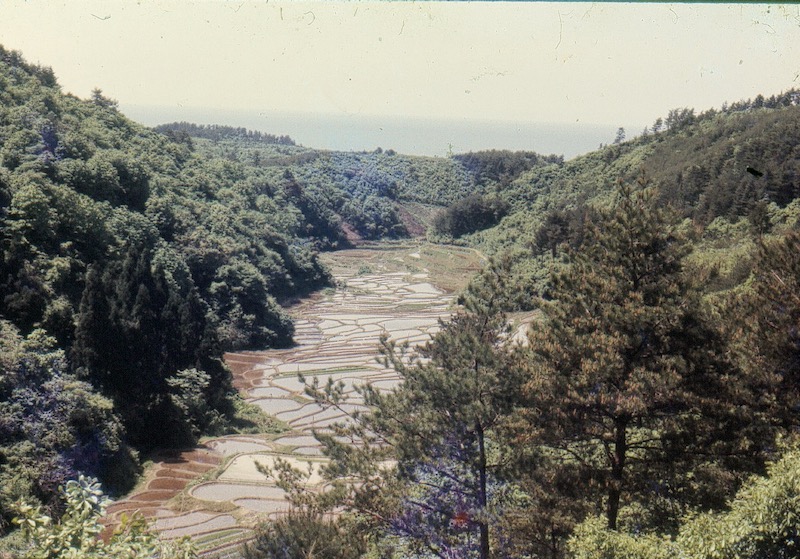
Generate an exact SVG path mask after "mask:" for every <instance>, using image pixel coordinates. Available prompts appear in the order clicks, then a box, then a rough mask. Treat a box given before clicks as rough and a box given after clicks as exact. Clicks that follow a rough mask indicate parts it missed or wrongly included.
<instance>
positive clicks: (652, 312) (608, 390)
mask: <svg viewBox="0 0 800 559" xmlns="http://www.w3.org/2000/svg"><path fill="white" fill-rule="evenodd" d="M641 186H644V185H643V184H642V185H641ZM653 199H654V195H653V192H652V190H649V189H640V190H637V191H634V190H633V189H632V188H631V187H629V186H626V185H621V187H620V189H619V191H618V194H617V201H616V204H615V205H614V207H613V209H611V210H610V211H606V212H601V215H600V219H599V220H598V221H597V222H596V223H595V224H594V226H593V229H591V230H590V232H589V234H588V236H587V239H586V240H585V241H584V242H583V244H582V246H580V247H579V249H578V250H576V251H573V252H571V253H570V258H571V262H570V264H569V265H568V266H567V267H566V268H564V269H563V271H560V272H557V273H555V274H554V277H553V278H552V288H551V290H550V296H551V297H552V300H551V301H549V302H547V303H544V304H543V307H542V309H543V311H544V314H545V317H546V319H545V320H544V321H543V322H542V323H541V324H540V325H539V326H538V327H536V328H534V329H532V331H531V332H530V336H529V341H530V345H529V367H530V380H529V382H528V384H527V386H526V389H527V393H528V395H529V396H530V398H531V401H530V402H529V406H530V407H529V411H530V413H529V417H531V423H532V426H533V427H534V428H535V430H536V431H537V432H538V433H540V434H541V435H540V436H541V440H542V441H544V443H545V444H546V445H547V446H550V447H552V448H553V449H557V451H558V452H559V453H561V454H562V456H563V457H564V459H565V461H566V462H571V463H573V464H575V465H576V467H577V468H578V469H579V470H580V471H582V472H584V474H583V475H585V476H587V477H588V478H589V479H591V480H593V482H592V483H593V484H595V485H596V486H599V487H601V488H602V491H601V496H600V497H601V498H602V500H603V501H604V508H605V516H606V519H607V522H608V526H609V528H611V529H616V527H617V520H618V516H619V511H620V505H621V503H622V498H623V495H624V494H626V493H630V492H632V490H633V489H634V484H635V483H645V484H646V483H655V482H660V481H661V480H659V479H658V478H657V474H656V470H657V468H656V463H657V462H658V461H660V460H670V461H671V460H677V459H678V457H677V456H676V453H680V452H681V449H679V448H676V447H678V445H672V447H670V445H669V441H670V440H671V438H673V437H675V436H677V435H676V434H677V433H680V432H681V429H680V422H681V418H683V417H690V416H692V417H693V414H692V412H693V411H697V410H698V409H700V408H701V407H702V406H704V405H707V404H709V403H710V402H711V400H713V398H712V396H713V394H714V392H715V391H717V390H719V391H720V393H723V391H721V384H720V374H719V373H720V368H719V366H718V363H717V355H716V352H715V350H714V345H715V341H714V340H715V339H716V338H715V334H714V332H713V331H712V329H711V328H709V327H708V326H706V324H705V323H704V321H703V318H702V313H701V301H700V297H699V295H700V293H699V290H698V289H697V288H696V286H694V285H693V284H692V283H691V282H690V281H689V280H688V279H687V278H686V277H685V274H684V273H683V268H682V259H683V257H684V256H685V255H686V254H687V251H688V248H687V243H686V242H685V241H684V240H683V239H682V238H681V237H680V235H679V234H678V233H677V231H676V227H675V222H674V220H673V219H672V218H671V217H670V214H669V212H667V211H665V210H662V209H659V208H657V207H656V206H655V204H654V201H653ZM683 451H685V452H689V448H685V449H683ZM590 486H591V484H590Z"/></svg>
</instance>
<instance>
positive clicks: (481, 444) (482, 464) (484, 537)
mask: <svg viewBox="0 0 800 559" xmlns="http://www.w3.org/2000/svg"><path fill="white" fill-rule="evenodd" d="M475 431H476V433H477V434H478V451H479V457H478V470H479V472H478V473H479V477H480V487H479V488H478V504H479V505H480V508H481V513H482V515H483V518H481V520H480V522H479V523H478V526H480V531H481V555H480V557H481V559H489V525H488V524H487V521H486V506H487V501H488V499H487V495H486V493H487V491H486V441H485V440H484V433H483V425H481V424H480V423H477V424H476V425H475Z"/></svg>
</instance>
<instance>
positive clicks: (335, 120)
mask: <svg viewBox="0 0 800 559" xmlns="http://www.w3.org/2000/svg"><path fill="white" fill-rule="evenodd" d="M120 110H121V111H122V112H123V113H124V114H125V115H126V116H128V117H129V118H131V119H133V120H135V121H137V122H140V123H142V124H144V125H145V126H156V125H158V124H166V123H169V122H176V121H186V122H193V123H195V124H221V125H227V126H236V127H244V128H247V129H250V130H258V131H261V132H266V133H269V134H275V135H277V136H283V135H286V136H290V137H291V138H292V139H293V140H294V141H295V142H297V143H298V144H299V145H302V146H306V147H310V148H316V149H327V150H335V151H373V150H375V149H377V148H379V147H380V148H381V149H384V150H387V149H393V150H395V151H396V152H398V153H402V154H406V155H427V156H438V157H445V156H447V155H450V154H456V153H466V152H469V151H479V150H486V149H508V150H512V151H522V150H524V151H535V152H537V153H539V154H542V155H549V154H557V155H563V156H564V158H565V159H571V158H573V157H575V156H576V155H580V154H583V153H587V152H590V151H593V150H596V149H597V148H598V147H599V145H600V144H610V143H611V142H613V141H614V138H615V136H616V133H617V129H618V128H619V127H620V126H623V127H624V128H625V130H626V131H627V134H628V137H629V138H631V137H633V136H634V135H637V134H638V133H639V132H640V130H641V129H642V128H643V127H644V125H639V126H638V127H637V126H635V125H634V126H632V127H631V129H629V128H628V126H625V124H624V123H621V124H616V125H602V124H588V123H587V124H584V123H581V122H575V123H567V124H555V123H532V122H506V121H492V120H481V119H466V118H465V119H422V118H404V117H391V116H390V117H383V116H363V115H341V116H339V115H326V114H301V113H276V112H266V111H263V112H259V111H241V110H224V109H202V108H188V107H153V106H149V107H146V106H138V105H127V106H126V105H121V106H120Z"/></svg>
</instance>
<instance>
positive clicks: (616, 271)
mask: <svg viewBox="0 0 800 559" xmlns="http://www.w3.org/2000/svg"><path fill="white" fill-rule="evenodd" d="M799 125H800V94H798V92H796V91H790V92H788V93H785V94H781V95H778V96H773V97H770V98H764V97H762V96H759V97H757V98H756V99H754V100H749V101H743V102H740V103H734V104H732V105H730V106H726V107H723V108H722V109H721V110H719V111H718V110H709V111H706V112H703V113H700V114H695V111H694V110H692V109H685V108H684V109H677V110H673V111H670V113H669V114H668V116H667V117H666V118H665V119H658V120H657V121H656V122H655V123H654V125H653V126H652V127H650V128H648V129H647V130H646V131H645V132H644V133H643V134H642V135H640V136H639V137H636V138H634V139H632V140H629V141H625V133H624V130H622V129H620V130H619V131H618V133H617V138H616V139H615V141H614V143H613V144H612V145H609V146H605V147H602V148H601V149H599V150H598V151H596V152H593V153H590V154H587V155H585V156H582V157H578V158H575V159H573V160H571V161H567V162H565V161H563V158H560V157H556V156H546V157H544V156H540V155H537V154H534V153H527V152H521V153H511V152H505V151H487V152H478V153H471V154H465V155H459V156H454V157H451V158H425V157H407V156H402V155H399V154H397V153H395V152H394V151H392V150H387V151H383V150H376V151H375V152H372V153H366V152H364V153H342V152H320V151H315V150H311V149H308V148H304V147H302V146H297V145H295V143H294V142H293V141H292V140H291V139H290V138H288V137H285V136H284V137H276V136H273V135H270V134H264V133H257V132H251V131H248V130H245V129H241V128H231V127H226V126H198V125H193V124H189V123H174V124H170V125H164V126H162V127H159V129H158V130H151V129H147V128H144V127H142V126H140V125H137V124H136V123H133V122H131V121H130V120H128V119H126V118H125V117H124V116H123V115H122V114H120V113H119V111H118V110H117V107H116V103H115V102H114V101H113V100H110V99H107V98H106V97H104V96H103V95H102V92H100V91H99V90H97V91H95V92H94V93H93V95H92V97H91V99H89V100H80V99H77V98H75V97H73V96H69V95H64V94H62V93H61V91H60V90H59V87H58V84H57V82H56V79H55V77H54V76H53V74H52V72H51V71H50V70H49V69H46V68H41V67H38V66H34V65H30V64H27V63H26V62H25V61H24V60H23V59H22V58H21V57H20V55H19V54H17V53H14V52H7V51H5V50H4V49H2V48H0V225H1V227H0V251H1V253H2V258H0V350H1V351H0V531H2V532H3V533H7V532H10V531H11V530H12V529H13V526H14V524H13V522H14V519H15V518H16V522H17V524H19V525H20V526H21V527H22V528H23V529H22V530H21V531H20V532H18V533H17V534H16V535H13V536H12V537H11V538H10V539H7V540H6V541H5V543H4V545H5V548H6V549H9V550H11V549H12V548H14V549H13V551H12V552H15V553H17V554H22V556H23V557H31V558H34V557H53V558H55V557H62V556H64V557H66V556H75V557H107V556H128V555H131V554H132V553H133V551H132V550H136V551H137V553H138V554H139V555H140V556H142V557H153V556H163V557H168V556H170V555H169V554H170V553H172V554H173V555H172V556H175V553H183V554H184V556H188V555H187V554H189V553H190V551H189V550H167V549H166V548H163V549H162V548H161V544H160V543H158V542H157V541H156V540H155V539H154V538H153V536H152V535H150V534H148V533H147V532H146V531H145V530H144V529H143V528H142V527H141V522H140V521H135V522H134V523H133V524H132V525H131V529H130V530H129V531H128V532H125V533H124V534H121V535H119V536H118V537H116V538H113V539H112V540H110V542H109V543H102V542H101V541H99V540H97V538H96V536H97V534H98V533H99V526H98V524H97V518H98V516H99V515H100V514H101V513H102V509H103V506H104V503H105V499H104V498H103V497H102V495H101V493H100V490H99V488H98V487H97V486H96V485H95V483H94V482H93V481H89V480H87V479H86V478H84V477H81V476H84V475H89V476H96V477H97V478H99V479H100V480H101V481H102V482H103V483H104V484H105V487H106V488H107V490H108V491H111V492H112V493H114V494H119V493H122V492H124V491H125V490H126V489H128V488H129V487H130V486H131V485H132V484H133V483H134V482H135V477H136V475H137V473H138V471H139V463H138V452H139V451H148V450H151V449H154V448H157V447H164V446H182V445H190V444H193V443H194V442H196V441H197V439H198V438H199V437H201V436H202V435H203V434H208V433H221V432H226V431H236V432H254V430H255V431H257V432H264V431H275V430H277V429H279V428H280V425H277V424H276V423H275V422H274V421H270V420H269V418H265V417H263V415H261V414H259V413H258V412H257V410H255V409H254V408H253V407H252V406H246V405H243V404H242V402H241V401H240V400H237V399H236V397H235V396H234V394H233V389H232V387H231V378H230V372H229V371H228V370H227V368H226V367H225V366H224V364H223V363H222V354H223V352H224V351H229V350H239V349H245V348H261V349H263V348H267V347H277V346H287V345H289V344H291V342H292V334H293V328H292V324H291V321H290V319H289V318H288V315H287V314H286V313H285V311H284V310H283V309H282V307H281V304H282V303H286V302H290V301H294V300H297V299H298V298H300V297H302V296H304V295H306V294H308V293H310V292H312V291H314V290H318V289H321V288H324V287H326V286H329V284H330V275H329V273H328V272H327V271H326V269H325V267H324V266H323V265H322V264H321V259H320V257H319V255H318V253H317V251H320V250H331V249H336V248H341V247H344V246H348V244H349V243H351V242H353V241H355V240H363V239H395V238H400V237H404V236H407V235H409V234H412V233H413V234H416V233H419V232H421V231H422V229H423V228H424V226H425V225H427V224H429V223H430V224H431V225H432V228H431V230H430V231H429V233H430V235H431V237H432V238H438V239H448V240H454V239H458V242H459V243H462V244H464V245H467V246H468V247H472V248H462V249H459V250H453V251H449V250H448V251H447V254H444V252H445V251H442V252H441V253H440V252H437V251H429V252H427V253H426V252H424V251H422V253H421V254H417V256H418V257H419V258H417V259H415V261H414V263H413V266H412V265H410V264H409V263H408V262H401V263H400V264H397V263H395V264H394V265H395V266H398V267H399V268H400V269H412V268H413V267H414V266H420V267H424V266H426V265H427V264H428V263H429V262H435V261H442V260H444V259H449V260H448V261H449V262H450V270H451V273H452V274H453V275H458V276H459V279H463V278H462V277H461V276H464V275H465V274H467V273H471V272H473V271H477V270H475V268H474V266H473V264H474V260H475V259H474V254H472V252H474V250H475V249H480V250H482V251H484V252H486V253H487V254H490V255H491V259H490V262H489V263H488V264H487V266H486V267H485V269H484V270H483V271H482V272H481V273H480V274H478V275H477V276H476V278H475V279H474V280H473V282H472V283H471V285H470V287H469V288H468V289H467V290H466V292H465V293H464V294H463V295H462V297H461V299H460V302H461V304H462V307H461V309H459V310H458V311H457V312H456V313H455V315H454V316H453V318H452V319H451V320H450V321H448V322H447V323H446V324H444V325H443V327H442V329H441V331H440V332H439V333H438V334H436V335H435V336H434V337H433V338H432V339H431V341H430V342H429V343H428V344H427V345H426V346H425V347H423V348H422V349H421V350H420V351H419V353H418V354H409V353H408V352H407V351H406V348H404V347H397V346H395V345H394V344H392V343H391V341H389V340H386V341H385V343H384V346H383V358H384V359H385V360H386V363H387V364H388V365H390V366H392V367H393V368H394V369H395V370H396V371H397V372H398V374H399V375H400V376H401V377H402V378H403V379H404V381H405V382H404V383H402V384H401V385H400V386H399V387H398V388H397V389H396V390H394V391H393V392H390V393H388V394H386V393H380V392H378V391H376V390H372V389H370V388H369V387H366V388H363V389H362V390H363V397H364V400H365V402H366V403H367V404H368V406H369V408H370V411H368V412H357V413H355V415H354V422H352V423H351V424H349V425H347V426H343V427H340V428H338V430H337V431H336V432H335V435H336V436H331V435H320V439H321V440H322V441H323V443H324V444H325V447H326V451H327V453H328V454H329V455H330V458H331V462H330V465H328V466H326V467H324V468H323V471H322V473H323V475H324V476H325V477H326V478H327V481H328V484H327V485H326V491H325V492H324V493H323V494H322V495H313V494H309V493H308V492H307V491H304V490H303V488H302V480H303V477H304V474H303V473H302V472H298V471H295V470H293V469H292V468H291V467H290V466H289V465H288V464H283V465H281V464H279V465H278V468H277V472H276V475H277V476H278V478H279V481H280V484H281V485H282V486H283V487H284V488H286V489H287V490H288V491H289V494H290V497H291V498H292V500H293V502H294V504H295V505H296V510H295V511H294V513H293V514H292V515H289V516H287V517H286V518H283V519H281V520H280V521H278V522H275V523H273V524H270V525H266V526H264V527H262V528H261V529H260V531H259V534H258V537H257V538H256V541H255V542H254V543H253V545H252V546H251V547H250V548H249V550H248V551H247V553H248V555H249V556H250V557H253V558H256V557H264V558H268V557H357V556H364V555H369V556H380V557H387V558H388V557H398V558H400V557H420V558H425V559H427V558H429V557H442V558H451V557H456V556H465V557H476V558H480V559H489V558H495V557H497V558H500V557H519V558H524V557H551V558H554V559H555V558H560V557H568V556H574V557H586V558H589V557H605V558H615V557H619V558H624V557H631V558H633V557H658V558H661V557H665V558H666V557H737V558H738V557H742V558H745V557H747V558H752V559H755V558H757V557H796V556H797V548H796V546H797V545H800V542H798V534H797V514H798V511H797V510H796V508H797V507H796V505H797V503H796V500H797V499H796V495H797V492H798V488H797V475H796V472H797V469H798V456H797V454H798V453H797V446H796V445H797V442H796V440H795V439H796V436H797V429H798V427H800V423H799V420H798V414H797V410H798V406H800V376H799V374H800V373H799V372H798V371H800V352H799V351H798V347H800V339H799V336H800V335H799V334H798V330H799V329H800V324H798V322H799V321H800V298H798V293H800V234H799V233H798V231H797V230H798V227H800V201H798V200H799V198H798V195H800V182H798V180H800V179H798V177H800V157H799V156H800V153H798V147H797V146H798V145H800V136H798V130H800V126H799ZM632 185H635V186H632ZM436 207H438V208H441V212H440V213H438V214H437V215H436V216H434V215H433V210H432V209H431V208H436ZM421 208H424V211H416V210H417V209H421ZM423 214H424V218H423V217H422V215H423ZM394 246H396V247H400V245H399V244H395V245H394ZM402 248H403V249H404V250H405V248H408V246H407V245H403V247H402ZM468 252H469V253H470V254H469V255H467V253H468ZM363 255H364V261H363V268H362V272H363V273H367V272H369V270H371V269H372V268H371V265H372V264H375V262H373V260H372V259H371V256H370V254H369V250H368V249H364V254H363ZM415 258H416V257H415ZM329 261H331V262H334V263H335V258H330V259H329ZM387 269H388V268H387ZM446 281H447V282H452V283H453V284H456V283H457V282H455V281H454V280H453V278H449V279H447V280H446ZM516 311H535V313H532V315H533V321H532V322H531V323H530V324H529V327H528V329H527V331H521V332H511V331H510V328H509V327H508V318H507V317H508V314H507V313H511V312H516ZM512 335H513V337H512ZM512 340H516V341H518V342H521V343H515V342H512ZM312 382H313V380H312ZM308 388H309V390H308V392H309V394H310V395H312V396H314V397H315V398H316V399H317V401H318V402H319V403H321V404H322V405H324V406H342V404H344V403H345V401H346V397H345V394H344V392H343V388H342V387H341V386H339V385H335V384H333V383H331V384H329V385H328V386H326V387H320V386H318V385H314V384H312V385H311V386H309V387H308ZM342 409H345V408H344V407H342ZM345 441H350V442H357V443H359V444H356V445H353V444H346V442H345ZM764 474H767V475H766V477H764ZM76 480H78V481H76ZM61 488H63V489H61ZM56 518H61V520H60V521H55V520H54V519H56ZM23 536H24V537H25V538H27V540H28V541H27V543H26V542H24V541H22V538H23ZM70 554H72V555H70ZM159 554H160V555H159Z"/></svg>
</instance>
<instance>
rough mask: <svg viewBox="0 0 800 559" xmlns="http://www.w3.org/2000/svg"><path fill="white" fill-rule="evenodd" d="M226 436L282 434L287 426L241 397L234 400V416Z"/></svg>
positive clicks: (287, 428)
mask: <svg viewBox="0 0 800 559" xmlns="http://www.w3.org/2000/svg"><path fill="white" fill-rule="evenodd" d="M226 427H227V429H226V430H225V433H224V434H226V435H260V434H264V433H275V434H277V433H283V432H286V431H288V430H289V426H288V425H287V424H286V423H284V422H283V421H281V420H280V419H277V418H276V417H273V416H271V415H269V414H267V413H265V412H264V410H262V409H261V408H260V407H258V406H257V405H255V404H251V403H249V402H246V401H245V400H244V399H243V398H242V397H241V396H238V395H237V396H236V397H235V399H234V414H233V417H232V418H231V419H230V421H229V422H228V424H227V426H226Z"/></svg>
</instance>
